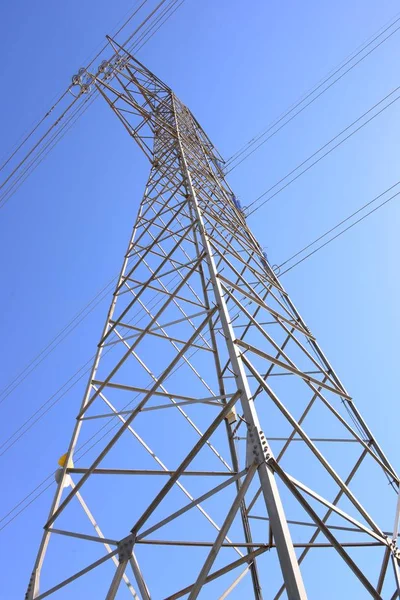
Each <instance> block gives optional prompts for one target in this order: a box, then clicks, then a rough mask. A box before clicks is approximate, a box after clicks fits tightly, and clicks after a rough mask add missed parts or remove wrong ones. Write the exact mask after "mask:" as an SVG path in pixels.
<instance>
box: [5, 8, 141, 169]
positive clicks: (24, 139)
mask: <svg viewBox="0 0 400 600" xmlns="http://www.w3.org/2000/svg"><path fill="white" fill-rule="evenodd" d="M147 1H148V0H144V1H143V2H142V4H141V5H140V6H139V8H138V9H137V10H135V11H134V12H132V11H131V10H129V11H127V13H125V15H124V17H126V16H127V15H130V16H129V18H127V19H126V20H125V22H124V23H123V25H122V27H120V28H119V29H118V30H117V31H115V33H113V35H118V34H119V33H120V32H121V31H122V29H124V27H126V26H127V24H128V23H129V21H130V20H131V19H132V18H133V17H134V16H135V15H136V14H137V12H138V11H139V10H140V8H142V6H143V5H144V4H145V3H146V2H147ZM137 4H139V2H137V3H136V5H137ZM124 17H123V18H122V19H120V21H119V22H118V23H117V25H116V27H117V26H118V25H119V23H120V22H121V21H122V20H123V19H124ZM107 47H108V44H103V47H102V49H101V51H100V52H99V53H97V54H96V56H95V57H94V58H93V59H92V60H91V61H90V62H89V64H88V67H89V66H90V65H91V64H92V63H93V62H94V60H96V58H98V57H99V55H100V54H101V52H102V51H104V50H105V49H106V48H107ZM88 60H90V59H88ZM84 62H86V61H84ZM70 88H71V86H69V87H68V88H67V89H66V90H65V91H64V92H63V93H62V94H61V95H58V96H56V100H55V102H54V103H52V105H51V107H50V108H49V109H48V111H47V112H46V113H45V115H44V116H43V117H42V118H41V119H39V121H37V122H35V123H36V124H34V125H33V128H32V129H31V130H30V131H28V132H26V133H25V134H24V135H22V138H21V139H22V141H21V142H20V143H19V144H18V142H17V144H18V146H17V148H16V149H15V150H14V151H13V150H11V154H10V155H9V157H8V159H5V160H4V162H3V163H2V164H1V166H0V171H2V170H3V169H4V167H5V166H6V165H7V164H8V163H9V162H10V161H11V159H12V158H13V157H14V156H15V155H16V153H17V152H18V151H19V150H20V149H21V148H22V147H23V146H24V145H25V144H26V142H27V141H28V140H29V139H30V138H31V137H32V135H33V134H34V133H35V131H37V129H38V128H39V127H40V125H41V124H42V123H43V122H44V121H45V120H46V119H47V118H48V117H49V116H50V114H51V113H52V112H53V110H54V109H55V108H56V107H57V106H58V104H59V103H60V102H61V101H62V100H63V98H64V97H65V96H66V95H67V94H68V92H69V90H70Z"/></svg>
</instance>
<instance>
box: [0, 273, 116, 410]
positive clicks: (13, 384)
mask: <svg viewBox="0 0 400 600" xmlns="http://www.w3.org/2000/svg"><path fill="white" fill-rule="evenodd" d="M116 280H117V277H113V278H112V279H111V281H109V282H108V283H107V284H106V285H105V286H104V287H103V288H102V289H101V290H100V291H99V292H98V293H97V294H96V295H95V296H94V297H93V298H92V299H91V300H90V301H89V302H88V303H87V304H86V305H85V306H84V307H83V308H81V310H80V311H79V312H78V313H77V314H76V315H75V316H74V317H73V318H72V319H71V321H69V323H67V325H65V326H64V327H63V329H61V330H60V331H59V332H58V333H57V335H56V336H55V337H54V338H53V339H52V340H51V342H49V343H48V344H47V345H46V346H45V347H44V348H43V349H42V350H41V351H40V352H39V353H38V354H37V355H36V356H35V357H34V358H33V359H31V361H30V362H29V363H28V364H27V365H26V366H25V367H24V369H23V370H22V371H21V372H20V373H18V375H16V376H15V377H14V379H12V381H10V383H9V384H8V385H7V386H6V387H5V388H3V389H2V390H1V392H0V404H2V403H3V402H4V401H5V400H6V398H7V397H8V396H9V395H10V394H11V393H12V392H13V391H14V390H15V389H16V388H17V387H18V386H19V385H20V384H21V383H22V382H23V381H24V380H25V379H26V378H27V377H28V375H30V374H31V373H32V372H33V371H34V370H35V369H36V368H37V367H38V366H39V365H40V364H41V363H42V362H43V361H44V360H45V359H46V358H47V357H48V356H49V354H51V353H52V352H53V351H54V350H55V348H57V346H58V345H59V344H61V342H63V341H64V340H65V338H66V337H67V336H68V335H69V334H70V333H71V332H72V331H73V330H74V329H75V328H76V327H78V325H80V324H81V323H82V321H83V320H84V319H86V317H87V316H88V315H89V314H90V313H91V312H92V311H93V310H94V309H95V308H96V306H98V304H99V303H100V302H102V301H103V300H104V299H105V298H108V295H109V291H110V290H109V288H110V286H111V284H112V283H115V282H116ZM105 292H106V293H105ZM103 294H104V295H103ZM96 300H97V302H96ZM93 303H95V304H94V306H92V304H93ZM89 308H90V310H88V309H89Z"/></svg>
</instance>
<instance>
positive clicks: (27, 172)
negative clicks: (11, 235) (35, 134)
mask: <svg viewBox="0 0 400 600" xmlns="http://www.w3.org/2000/svg"><path fill="white" fill-rule="evenodd" d="M166 1H167V0H162V2H160V3H159V4H158V5H157V7H156V8H155V9H154V10H153V11H152V12H151V13H150V15H148V17H146V19H145V20H144V21H143V22H142V23H141V24H140V25H139V26H138V27H137V28H136V30H135V32H134V33H137V32H138V31H139V30H140V29H141V28H143V27H144V25H145V24H146V23H147V22H148V20H149V18H150V17H152V16H153V15H154V14H155V13H156V12H157V10H159V9H160V7H161V6H162V5H163V4H164V3H165V2H166ZM177 1H178V0H171V2H170V5H169V6H168V7H167V8H166V9H164V11H163V12H162V14H161V15H160V16H161V17H163V16H164V15H165V14H166V12H168V11H169V10H170V8H172V6H174V5H175V4H176V2H177ZM184 1H185V0H181V2H180V4H179V5H178V6H177V7H176V8H175V9H174V11H173V12H175V11H176V10H177V8H179V6H181V5H182V4H183V2H184ZM143 4H144V2H142V4H141V5H140V7H139V9H140V8H141V7H142V6H143ZM139 9H138V10H139ZM135 14H136V13H135ZM171 15H172V13H171V14H170V15H168V16H167V18H166V19H165V20H164V21H163V22H162V23H161V25H160V26H159V27H157V30H156V31H158V29H160V27H161V26H162V25H163V24H164V23H165V22H166V21H167V20H168V18H169V17H170V16H171ZM158 22H159V17H156V19H154V22H153V23H152V22H150V24H149V25H148V27H147V29H145V31H144V32H142V34H141V36H140V37H139V39H138V40H135V41H134V42H133V44H132V46H131V48H135V47H136V46H137V45H138V43H140V42H142V43H141V45H140V48H139V49H141V48H142V47H143V46H144V45H145V44H146V43H147V42H148V41H149V40H150V39H151V37H153V35H154V34H155V33H156V31H154V32H153V33H151V35H150V36H149V37H148V38H147V39H145V37H146V36H148V34H149V33H150V32H151V31H152V29H153V28H154V26H155V25H156V24H157V23H158ZM121 29H122V28H121ZM133 35H134V34H133ZM131 38H132V35H131V36H130V37H129V38H128V40H130V39H131ZM105 47H107V46H105ZM93 60H95V59H93ZM68 89H70V88H68ZM67 91H68V90H67ZM95 94H96V92H93V91H92V92H91V93H90V94H89V96H88V98H87V99H86V100H85V101H84V104H85V103H86V102H87V101H88V100H89V98H91V97H92V96H93V95H95ZM80 97H81V96H77V97H76V98H74V100H73V101H72V102H71V104H70V105H69V106H68V107H67V109H65V110H64V111H63V113H62V115H61V116H60V117H58V119H57V120H56V121H55V122H54V123H53V124H52V125H51V126H50V127H49V129H48V130H47V131H46V132H45V133H44V135H43V136H42V137H41V138H40V139H39V141H38V142H36V143H35V144H34V146H33V148H31V149H30V151H29V152H28V153H27V155H25V157H24V158H23V159H22V160H21V161H20V163H19V164H18V165H17V166H16V167H15V168H14V169H13V171H12V172H11V174H10V175H8V177H6V179H5V180H4V181H3V182H2V184H1V185H0V190H1V189H2V188H4V186H5V185H6V184H7V183H8V182H9V181H10V180H11V179H12V177H13V176H14V175H15V174H16V172H17V171H18V170H19V169H20V168H21V167H22V166H24V165H25V163H26V161H27V160H28V158H29V157H30V156H31V155H32V154H33V155H34V156H33V160H32V161H31V163H29V165H28V166H27V168H26V169H25V170H24V171H23V172H22V174H19V176H18V178H17V181H16V182H13V181H11V185H10V187H9V188H7V189H6V190H4V191H3V194H2V196H0V208H2V207H3V206H4V205H5V204H6V202H8V200H9V199H10V197H11V196H12V195H13V194H14V193H15V192H16V191H17V189H18V188H19V187H20V185H21V184H22V183H23V182H24V181H25V179H26V178H27V177H28V176H29V175H30V174H31V172H33V170H34V169H35V168H36V167H37V166H38V164H40V162H42V160H43V159H44V158H45V157H46V156H47V154H48V152H49V151H50V150H51V149H52V148H53V147H54V146H55V144H56V143H57V141H54V140H55V139H56V138H57V136H58V135H59V133H60V130H56V131H55V132H54V136H53V138H52V141H54V144H53V145H50V144H49V143H47V146H46V147H45V149H46V148H48V151H47V152H46V153H45V154H44V155H43V156H42V158H41V160H40V161H39V163H37V160H38V158H39V157H40V156H41V155H42V154H43V151H44V150H45V149H42V150H41V151H40V152H39V154H38V155H35V154H34V152H35V150H36V149H37V148H38V147H39V146H40V144H41V143H42V142H43V141H44V139H45V138H46V137H47V136H48V135H49V134H50V133H51V132H52V130H53V129H54V128H56V127H57V125H58V124H59V122H60V121H61V120H62V119H63V118H64V117H65V116H66V115H67V113H68V112H69V110H70V109H71V108H72V107H73V105H74V104H75V102H76V101H77V100H78V98H80ZM92 102H93V99H92V100H91V102H90V104H91V103H92ZM86 108H88V106H87V107H86ZM80 110H81V107H78V109H77V113H78V114H77V113H75V114H77V116H76V120H77V119H78V118H79V117H80V116H81V114H83V112H84V111H82V113H80V114H79V111H80ZM85 110H86V109H85ZM75 122H76V121H75ZM67 125H68V122H66V123H64V127H63V128H65V127H66V126H67ZM65 133H66V131H65V132H64V134H63V135H65ZM28 137H30V136H28ZM49 146H50V147H49ZM29 169H31V170H29ZM18 183H19V185H17V184H18Z"/></svg>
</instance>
